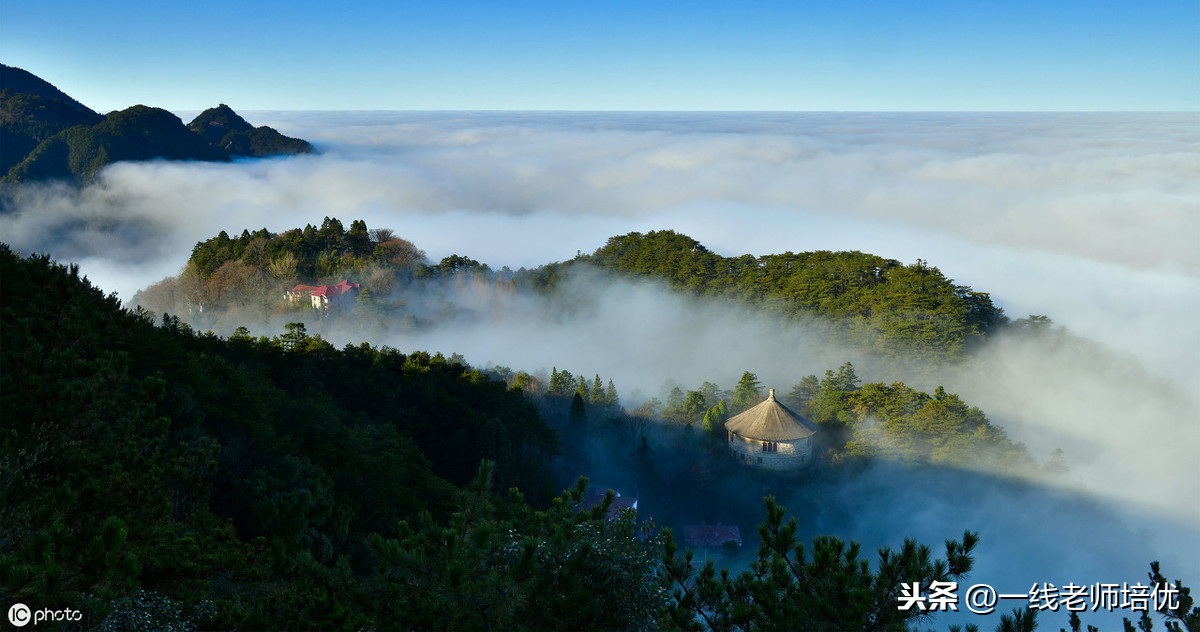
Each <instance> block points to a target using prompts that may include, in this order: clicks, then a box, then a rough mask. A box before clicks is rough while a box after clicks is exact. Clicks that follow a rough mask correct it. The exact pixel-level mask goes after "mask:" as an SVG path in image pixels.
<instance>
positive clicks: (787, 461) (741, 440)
mask: <svg viewBox="0 0 1200 632" xmlns="http://www.w3.org/2000/svg"><path fill="white" fill-rule="evenodd" d="M727 434H728V435H729V450H730V452H732V453H733V455H734V458H736V459H737V460H738V461H740V462H742V463H745V464H746V465H750V466H753V467H761V468H764V469H769V470H791V469H797V468H801V467H807V466H808V465H809V464H811V463H812V444H811V443H810V442H809V439H808V438H807V437H806V438H804V439H797V440H795V441H777V442H775V443H776V446H777V450H776V451H775V452H764V451H763V442H762V441H759V440H757V439H747V438H745V437H742V436H741V435H737V434H734V433H732V432H729V433H727Z"/></svg>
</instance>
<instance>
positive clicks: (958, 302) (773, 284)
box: [571, 231, 1007, 359]
mask: <svg viewBox="0 0 1200 632" xmlns="http://www.w3.org/2000/svg"><path fill="white" fill-rule="evenodd" d="M575 262H583V263H588V264H591V265H595V266H598V267H600V268H603V269H606V270H613V271H615V272H618V273H620V274H623V275H629V276H635V277H649V278H656V279H661V280H664V281H666V282H667V283H669V284H670V285H671V286H672V287H675V288H678V289H681V290H685V291H687V292H690V293H693V294H696V295H700V296H723V297H730V298H736V299H739V300H743V301H749V302H751V303H753V304H757V305H761V306H763V307H765V308H768V309H773V310H777V311H781V312H783V313H785V314H787V315H789V316H820V317H823V318H828V319H831V320H833V321H834V322H835V323H837V328H838V329H839V330H840V332H841V333H842V334H843V335H844V336H845V337H846V339H847V340H848V341H850V342H852V343H853V344H855V345H857V346H861V347H866V348H869V349H870V350H872V351H874V352H877V353H880V354H883V355H894V354H903V353H915V354H918V355H922V356H928V357H931V358H935V359H955V358H959V357H962V355H963V354H964V353H965V352H966V351H967V350H968V348H969V347H970V346H971V345H972V344H974V343H976V342H979V341H980V340H981V339H982V338H983V337H984V336H986V335H987V334H988V333H990V332H992V331H994V330H995V329H996V328H997V327H998V326H999V325H1002V324H1003V323H1005V322H1006V321H1007V318H1006V317H1005V316H1004V311H1003V310H1002V309H1001V308H999V307H996V306H995V305H993V304H992V300H991V297H990V296H989V295H988V294H987V293H985V292H978V291H975V290H973V289H971V288H970V287H967V286H965V285H957V284H955V283H954V282H953V280H951V279H949V278H947V277H946V276H945V275H943V274H942V273H941V271H940V270H938V269H937V268H936V267H931V266H929V265H928V264H927V263H926V262H925V261H917V262H916V263H914V264H910V265H904V264H902V263H900V262H899V261H896V260H894V259H886V258H884V257H880V256H877V255H872V254H866V253H862V252H858V251H852V252H831V251H828V250H819V251H813V252H801V253H793V252H785V253H783V254H771V255H762V256H758V257H755V256H753V255H742V256H739V257H722V256H720V255H717V254H714V253H712V252H710V251H709V250H708V249H707V248H705V247H704V246H703V245H701V244H700V243H699V242H697V241H696V240H694V239H692V238H690V237H688V236H686V235H681V234H679V233H676V232H674V231H655V232H650V233H646V234H641V233H629V234H627V235H621V236H617V237H612V238H610V239H609V240H608V243H606V244H605V245H604V246H603V247H601V248H600V249H598V250H597V251H596V252H595V253H593V254H592V255H590V256H586V257H579V258H577V259H575V260H573V261H572V262H571V263H572V264H574V263H575Z"/></svg>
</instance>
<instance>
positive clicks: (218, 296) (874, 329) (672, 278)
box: [134, 217, 1009, 365]
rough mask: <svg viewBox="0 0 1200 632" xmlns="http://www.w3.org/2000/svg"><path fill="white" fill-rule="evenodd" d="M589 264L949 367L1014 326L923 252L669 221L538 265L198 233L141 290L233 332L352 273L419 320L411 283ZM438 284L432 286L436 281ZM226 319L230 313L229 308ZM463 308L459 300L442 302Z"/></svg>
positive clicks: (332, 232) (294, 233)
mask: <svg viewBox="0 0 1200 632" xmlns="http://www.w3.org/2000/svg"><path fill="white" fill-rule="evenodd" d="M585 270H593V271H594V270H599V271H600V273H601V274H604V275H610V277H611V278H624V279H631V280H651V281H656V282H660V283H663V284H666V285H667V286H668V287H670V288H673V289H674V290H675V291H677V292H681V293H684V294H686V295H692V296H696V297H700V298H703V299H704V300H707V301H724V302H727V303H728V304H731V305H738V306H744V307H748V308H751V309H754V310H756V311H760V312H762V313H766V314H772V315H775V316H776V317H779V318H783V319H787V320H791V321H797V322H802V323H804V324H806V325H808V326H810V327H812V328H813V329H815V330H819V331H822V332H824V334H825V335H827V336H828V337H829V338H830V339H831V340H836V341H838V342H839V343H841V344H842V345H844V346H846V347H848V348H850V349H854V350H857V351H858V352H861V353H862V354H865V355H867V356H871V357H875V358H878V359H879V360H880V361H881V362H884V363H891V364H894V365H899V364H904V363H907V364H910V365H912V364H916V365H920V364H930V363H938V364H940V363H953V362H958V361H961V360H963V359H964V358H966V357H968V356H969V355H970V353H971V352H972V350H973V349H975V348H977V347H978V345H979V344H980V343H981V342H982V341H983V340H985V339H986V338H987V337H988V336H990V335H993V334H995V333H996V332H998V331H1000V330H1001V329H1003V328H1004V327H1005V326H1006V325H1008V323H1009V320H1008V318H1007V317H1006V316H1005V314H1004V312H1003V310H1002V309H1000V308H999V307H997V306H995V305H993V303H992V301H991V298H990V297H989V296H988V294H987V293H985V292H979V291H976V290H973V289H972V288H970V287H967V286H964V285H958V284H955V283H954V282H953V280H952V279H949V278H947V277H946V276H945V275H944V274H942V272H941V271H940V270H938V269H937V268H936V267H932V266H930V265H928V264H927V263H926V262H924V261H918V262H916V263H914V264H910V265H905V264H902V263H900V262H898V261H895V260H892V259H885V258H883V257H879V256H876V255H870V254H865V253H861V252H829V251H816V252H805V253H798V254H797V253H791V252H788V253H784V254H777V255H763V256H758V257H755V256H751V255H743V256H741V257H721V256H719V255H716V254H713V253H711V252H709V251H708V250H707V249H706V248H705V247H704V246H703V245H701V244H699V243H698V242H696V241H695V240H693V239H691V238H689V237H687V236H685V235H680V234H678V233H675V232H672V231H658V232H652V233H648V234H644V235H643V234H640V233H630V234H628V235H623V236H619V237H613V238H611V239H609V240H608V243H607V244H605V245H604V246H603V247H601V248H599V249H597V250H596V251H595V252H594V253H592V254H590V255H583V254H581V255H579V256H577V257H575V258H574V259H571V260H569V261H564V262H556V263H548V264H545V265H542V266H539V267H537V268H533V269H526V268H521V269H519V270H516V271H513V270H509V269H507V268H503V269H500V270H494V269H492V268H491V267H490V266H488V265H487V264H486V263H481V262H479V261H476V260H475V259H472V258H470V257H469V256H463V255H458V254H454V255H451V256H449V257H445V258H443V259H442V260H441V261H439V262H437V263H432V262H430V261H429V260H428V259H427V258H426V255H425V253H424V251H422V250H421V249H420V248H418V247H417V245H416V244H414V243H412V242H411V241H408V240H406V239H404V238H402V237H400V236H398V235H396V234H395V232H394V231H392V230H390V229H386V228H376V229H371V228H368V227H367V225H366V223H365V222H363V221H362V220H355V221H353V222H351V224H350V226H349V228H346V227H345V226H344V225H343V224H342V222H341V221H340V220H338V219H336V218H329V217H326V218H325V219H324V221H323V222H322V223H321V225H320V226H313V225H311V224H309V225H307V226H305V227H303V228H296V229H292V230H288V231H284V232H282V233H271V232H269V231H268V230H266V229H265V228H264V229H261V230H258V231H254V232H251V231H249V230H244V231H243V232H242V234H241V235H240V236H237V237H231V236H229V235H228V234H226V233H224V232H222V233H221V234H219V235H217V236H216V237H213V238H211V239H208V240H206V241H203V242H200V243H197V244H196V245H195V247H194V248H193V250H192V255H191V257H190V258H189V260H188V263H187V266H186V268H185V269H184V270H183V272H182V273H181V274H180V275H179V276H177V277H171V278H168V279H164V280H163V281H162V282H160V283H157V284H155V285H153V286H151V287H149V288H147V289H146V290H144V291H143V292H142V293H141V294H139V295H138V296H137V297H135V299H134V301H135V303H137V304H140V305H142V306H144V307H146V308H147V309H149V310H151V311H156V312H162V311H167V312H171V313H180V314H186V313H190V312H198V311H199V310H200V309H201V306H202V308H203V309H204V310H205V311H207V312H208V314H207V316H205V317H203V319H199V317H197V318H198V319H199V320H203V323H204V324H203V326H205V327H206V328H207V327H211V328H215V329H221V328H222V326H224V327H225V328H226V330H227V331H231V330H232V329H233V327H234V326H236V325H242V324H245V323H247V322H252V321H262V320H266V319H268V318H269V316H270V315H272V314H279V313H283V312H286V311H287V305H286V304H285V303H284V302H283V301H282V300H281V297H282V296H283V294H284V292H285V291H286V290H287V289H290V288H291V287H292V286H294V285H296V284H299V283H304V284H311V285H322V284H333V283H337V282H338V281H341V280H343V279H350V280H352V281H355V282H359V283H361V284H363V286H364V287H365V288H366V291H365V292H363V293H362V295H361V296H360V297H359V301H358V302H360V303H362V304H364V305H365V308H366V309H367V310H369V311H371V313H372V314H373V315H374V316H376V317H378V316H387V318H386V319H380V318H377V320H384V321H385V322H396V323H405V322H408V323H409V324H414V323H416V324H419V323H420V322H421V319H422V318H429V316H427V315H421V316H417V315H415V314H414V313H413V312H412V311H411V310H409V309H406V305H405V300H404V299H403V298H397V297H396V295H398V294H400V293H403V292H408V293H411V292H417V293H422V292H425V293H427V294H428V293H430V291H429V288H436V287H438V286H437V284H438V283H439V282H445V281H447V280H453V281H454V282H456V283H460V284H461V283H464V282H469V283H474V284H477V285H480V286H487V287H490V288H493V289H494V290H496V291H500V292H526V293H535V294H539V295H553V294H554V293H555V292H556V291H557V290H558V288H559V287H560V286H561V285H562V284H563V282H564V279H566V278H568V277H569V276H571V275H572V274H577V273H582V272H583V271H585ZM434 291H436V290H434ZM231 311H232V312H233V313H232V314H229V315H228V317H226V318H222V315H223V314H227V313H229V312H231ZM442 312H443V313H445V314H454V313H455V310H454V306H453V305H451V304H447V305H446V306H445V308H444V309H443V310H442Z"/></svg>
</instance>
